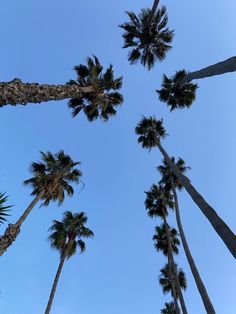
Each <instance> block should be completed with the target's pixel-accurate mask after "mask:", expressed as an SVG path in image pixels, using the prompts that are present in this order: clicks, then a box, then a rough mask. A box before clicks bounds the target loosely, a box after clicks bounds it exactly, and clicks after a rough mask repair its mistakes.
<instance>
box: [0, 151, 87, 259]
mask: <svg viewBox="0 0 236 314" xmlns="http://www.w3.org/2000/svg"><path fill="white" fill-rule="evenodd" d="M41 159H42V162H33V163H32V164H31V167H30V171H31V173H32V174H33V177H31V178H30V179H28V180H25V181H24V184H26V185H30V186H31V187H32V188H33V191H32V193H31V195H33V196H34V199H33V201H32V202H31V203H30V204H29V206H28V207H27V208H26V210H25V211H24V212H23V214H22V215H21V216H20V218H19V219H18V220H17V222H16V223H15V224H9V225H8V227H7V229H6V231H5V233H4V235H3V236H2V237H0V256H1V255H2V254H3V253H4V252H5V251H6V250H7V248H8V247H9V246H10V245H11V244H12V243H13V241H15V239H16V237H17V236H18V234H19V233H20V228H21V225H22V224H23V222H24V221H25V219H26V218H27V217H28V215H29V214H30V212H31V211H32V209H33V208H34V206H35V205H36V204H37V203H38V202H39V201H42V204H41V206H47V205H48V204H49V203H50V201H57V202H58V205H61V204H62V203H63V201H64V199H65V193H66V194H67V195H68V196H72V195H73V193H74V189H73V187H72V186H71V185H70V183H77V184H78V183H79V182H80V177H81V176H82V173H81V171H80V170H79V169H77V168H76V167H77V166H78V165H79V164H80V162H74V161H73V160H72V159H71V157H70V156H69V155H66V154H65V153H64V152H63V151H62V150H61V151H59V152H58V153H56V154H54V155H53V154H52V153H50V152H47V153H43V152H41Z"/></svg>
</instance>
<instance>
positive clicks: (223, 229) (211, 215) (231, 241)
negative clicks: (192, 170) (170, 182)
mask: <svg viewBox="0 0 236 314" xmlns="http://www.w3.org/2000/svg"><path fill="white" fill-rule="evenodd" d="M157 146H158V148H159V150H160V152H161V153H162V155H163V156H164V158H165V161H166V163H167V164H168V166H169V167H170V168H171V170H172V172H173V173H174V174H175V175H176V177H177V178H178V180H179V181H180V182H181V183H182V185H183V186H184V187H185V189H186V191H187V192H188V193H189V195H190V196H191V198H192V199H193V201H194V202H195V204H196V205H197V206H198V207H199V208H200V209H201V211H202V213H203V214H204V215H205V216H206V218H207V219H208V220H209V222H210V223H211V225H212V226H213V228H214V229H215V231H216V232H217V234H218V235H219V236H220V237H221V239H222V240H223V242H224V243H225V245H226V246H227V248H228V249H229V251H230V252H231V254H232V255H233V256H234V257H235V258H236V235H235V234H234V233H233V232H232V230H231V229H230V228H229V227H228V226H227V225H226V223H225V222H224V221H223V220H222V219H221V218H220V217H219V216H218V215H217V213H216V211H215V210H214V209H213V208H212V207H211V206H210V205H209V204H208V203H207V202H206V201H205V200H204V198H203V197H202V196H201V194H199V193H198V192H197V190H196V189H195V188H194V187H193V186H192V184H191V183H190V181H189V179H188V178H187V177H186V176H185V175H183V174H182V173H181V172H180V171H179V169H178V168H177V167H176V165H175V164H174V163H173V162H172V161H171V159H170V157H169V155H168V154H167V152H166V151H165V150H164V148H163V147H162V145H161V143H160V142H158V143H157Z"/></svg>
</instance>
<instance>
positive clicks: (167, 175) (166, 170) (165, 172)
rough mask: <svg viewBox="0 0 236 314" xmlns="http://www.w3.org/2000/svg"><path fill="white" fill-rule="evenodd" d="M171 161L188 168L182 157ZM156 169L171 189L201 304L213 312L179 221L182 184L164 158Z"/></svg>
mask: <svg viewBox="0 0 236 314" xmlns="http://www.w3.org/2000/svg"><path fill="white" fill-rule="evenodd" d="M171 161H172V162H173V163H175V165H176V167H177V168H178V169H179V171H180V172H181V173H182V174H184V173H185V172H186V171H187V169H189V167H187V166H186V165H185V162H184V160H183V159H182V158H179V159H178V161H177V162H175V158H174V157H172V158H171ZM157 169H158V171H159V172H160V174H161V175H162V178H161V180H160V182H159V183H160V184H164V185H165V189H167V190H168V191H172V193H173V196H174V200H175V201H174V204H175V213H176V221H177V225H178V229H179V234H180V237H181V241H182V243H183V247H184V251H185V255H186V257H187V260H188V263H189V266H190V268H191V271H192V274H193V277H194V280H195V282H196V285H197V288H198V291H199V293H200V295H201V298H202V301H203V304H204V306H205V309H206V312H207V313H208V314H215V313H216V312H215V310H214V307H213V305H212V303H211V300H210V298H209V296H208V293H207V290H206V288H205V285H204V283H203V281H202V279H201V276H200V273H199V271H198V269H197V266H196V264H195V262H194V259H193V257H192V254H191V252H190V249H189V246H188V242H187V240H186V237H185V233H184V229H183V226H182V222H181V217H180V211H179V202H178V197H177V193H176V188H177V189H179V190H181V189H182V187H183V186H182V184H181V182H180V181H178V179H177V177H176V176H175V175H174V174H173V172H172V171H171V169H170V167H169V166H168V164H167V163H166V162H165V160H163V165H161V166H159V167H158V168H157Z"/></svg>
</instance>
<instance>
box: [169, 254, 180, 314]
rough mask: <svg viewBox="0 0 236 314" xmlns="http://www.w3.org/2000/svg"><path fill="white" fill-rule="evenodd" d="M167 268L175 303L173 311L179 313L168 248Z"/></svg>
mask: <svg viewBox="0 0 236 314" xmlns="http://www.w3.org/2000/svg"><path fill="white" fill-rule="evenodd" d="M168 268H169V273H170V282H171V290H172V294H173V300H174V304H175V312H176V314H180V311H179V304H178V298H177V294H176V290H175V280H174V276H173V272H172V267H171V259H170V251H169V249H168Z"/></svg>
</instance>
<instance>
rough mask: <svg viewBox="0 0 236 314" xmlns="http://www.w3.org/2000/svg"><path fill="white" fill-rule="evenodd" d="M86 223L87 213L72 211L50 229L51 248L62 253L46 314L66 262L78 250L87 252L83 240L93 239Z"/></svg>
mask: <svg viewBox="0 0 236 314" xmlns="http://www.w3.org/2000/svg"><path fill="white" fill-rule="evenodd" d="M86 223H87V217H86V215H85V213H83V212H81V213H74V214H73V213H72V212H70V211H66V212H65V213H64V215H63V220H62V221H57V220H54V222H53V225H52V226H51V228H50V229H49V230H50V232H51V234H50V236H49V241H50V242H51V247H52V248H53V249H56V250H57V251H59V252H60V263H59V267H58V270H57V273H56V277H55V279H54V282H53V286H52V290H51V293H50V297H49V300H48V304H47V308H46V311H45V314H49V313H50V310H51V306H52V302H53V299H54V296H55V292H56V288H57V284H58V280H59V277H60V275H61V271H62V268H63V265H64V262H65V260H66V259H69V258H70V257H71V256H73V255H75V253H76V251H77V248H79V249H80V252H81V253H83V252H84V251H85V249H86V246H85V243H84V241H83V240H82V238H91V237H93V232H92V231H91V230H90V229H89V228H87V227H85V224H86Z"/></svg>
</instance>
